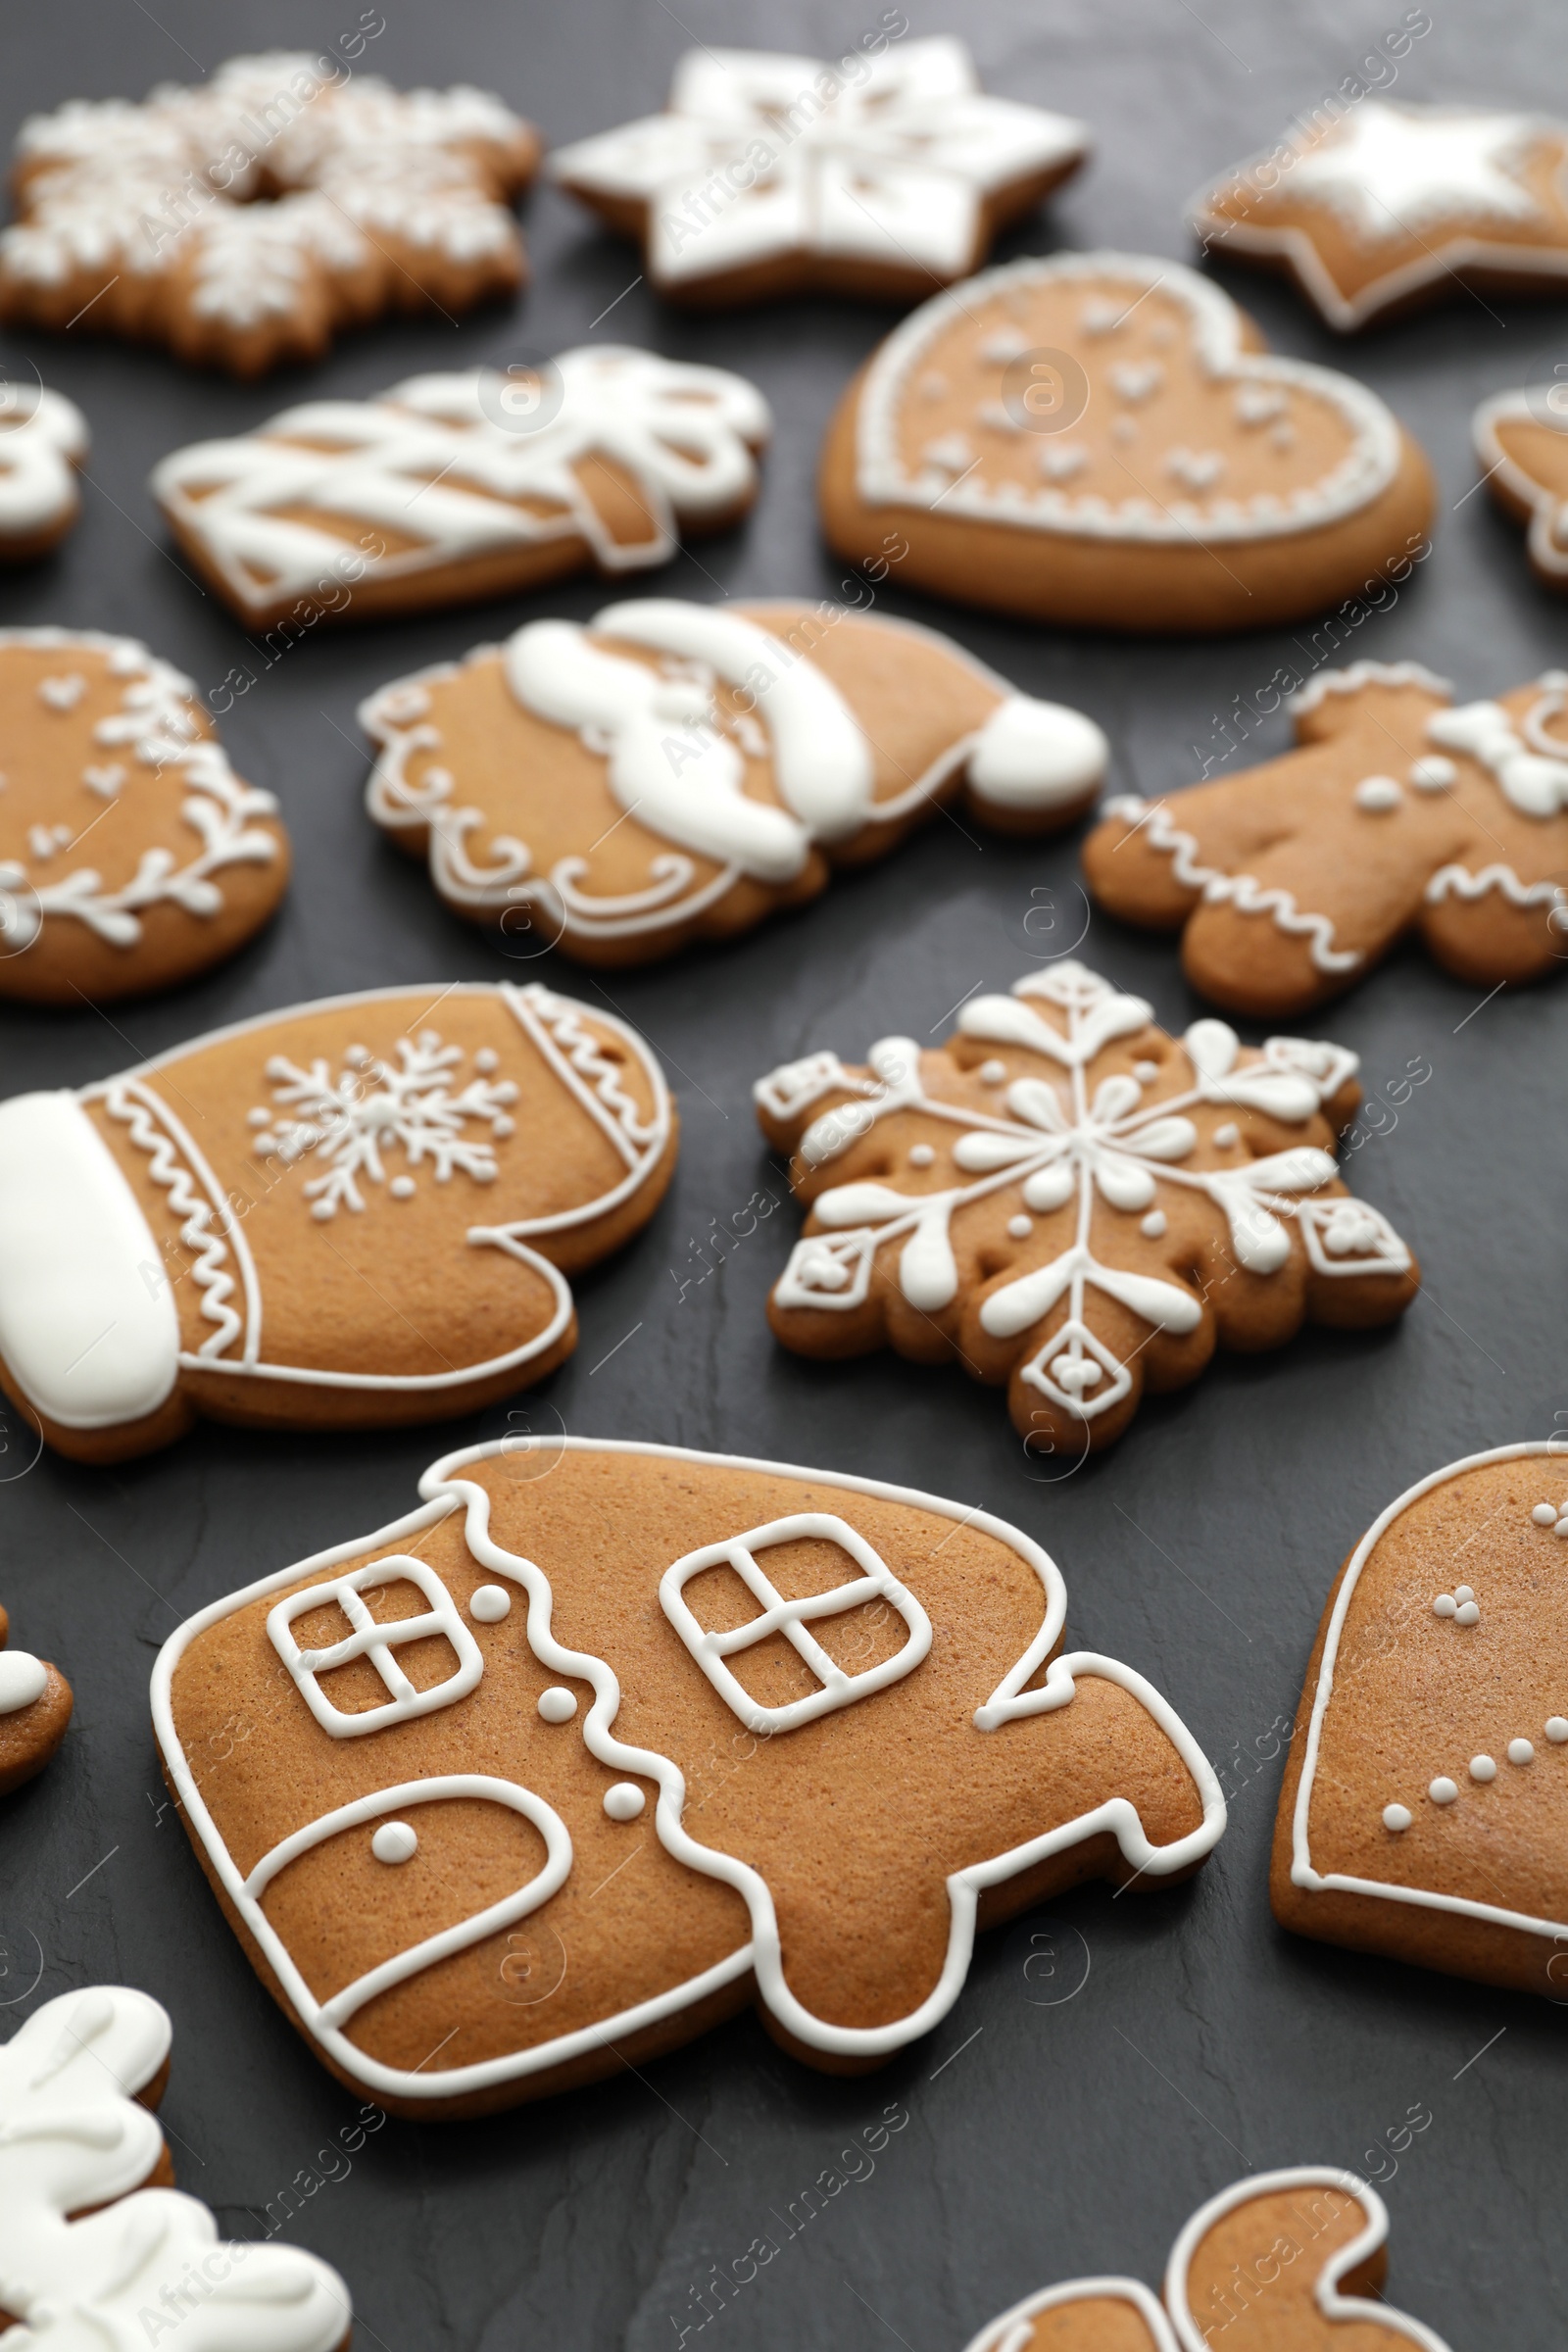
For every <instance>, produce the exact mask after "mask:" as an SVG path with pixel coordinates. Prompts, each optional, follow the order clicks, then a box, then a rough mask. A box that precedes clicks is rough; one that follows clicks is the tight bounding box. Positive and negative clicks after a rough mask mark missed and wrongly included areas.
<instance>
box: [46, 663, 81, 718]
mask: <svg viewBox="0 0 1568 2352" xmlns="http://www.w3.org/2000/svg"><path fill="white" fill-rule="evenodd" d="M86 691H87V681H86V679H85V678H84V677H83V676H82V674H81V672H80V670H78V669H73V670H71V671H70V672H69V673H68V674H67V675H66V676H64V677H59V678H40V679H39V680H38V700H39V702H40V703H43V704H45V705H47V707H48V709H49V710H51V711H62V712H63V711H74V709H75V708H76V705H77V704H78V703H79V702H80V700H81V698H82V696H83V695H84V694H85V693H86Z"/></svg>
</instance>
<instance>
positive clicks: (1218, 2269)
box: [967, 2116, 1447, 2352]
mask: <svg viewBox="0 0 1568 2352" xmlns="http://www.w3.org/2000/svg"><path fill="white" fill-rule="evenodd" d="M1427 2120H1428V2122H1429V2123H1430V2121H1431V2118H1430V2116H1429V2117H1428V2119H1427ZM1388 2234H1389V2214H1388V2208H1387V2206H1386V2205H1385V2204H1384V2202H1383V2199H1382V2198H1381V2197H1380V2196H1379V2195H1378V2192H1377V2190H1376V2189H1375V2188H1372V2187H1370V2186H1369V2185H1368V2183H1367V2182H1366V2181H1365V2180H1358V2179H1357V2178H1356V2176H1355V2174H1354V2173H1342V2172H1336V2171H1333V2170H1331V2169H1330V2168H1329V2167H1327V2166H1321V2165H1304V2164H1303V2165H1293V2166H1292V2167H1291V2168H1290V2169H1289V2170H1288V2171H1285V2172H1278V2173H1254V2174H1252V2175H1251V2176H1250V2178H1249V2179H1248V2180H1239V2181H1238V2182H1237V2183H1236V2185H1235V2186H1234V2187H1233V2188H1227V2189H1222V2190H1221V2192H1220V2194H1219V2195H1218V2196H1217V2197H1210V2198H1209V2200H1208V2203H1207V2204H1206V2205H1203V2206H1201V2207H1200V2209H1199V2211H1198V2212H1197V2213H1195V2214H1194V2216H1193V2218H1192V2220H1191V2221H1190V2222H1189V2223H1188V2224H1187V2227H1186V2228H1185V2229H1183V2231H1182V2233H1181V2235H1180V2237H1178V2239H1177V2240H1176V2243H1175V2245H1174V2246H1173V2247H1172V2248H1171V2256H1170V2261H1169V2263H1168V2264H1167V2266H1166V2270H1165V2299H1164V2304H1163V2307H1161V2305H1160V2304H1159V2303H1157V2302H1156V2301H1155V2300H1154V2297H1153V2296H1152V2294H1151V2293H1150V2291H1149V2289H1148V2287H1147V2286H1145V2285H1143V2283H1142V2282H1141V2281H1140V2280H1139V2279H1137V2278H1071V2279H1069V2280H1068V2281H1067V2283H1066V2284H1065V2285H1064V2286H1048V2287H1047V2288H1046V2289H1045V2291H1044V2292H1043V2293H1041V2294H1037V2295H1029V2296H1026V2297H1025V2299H1024V2301H1023V2302H1021V2303H1015V2304H1014V2305H1013V2307H1012V2309H1011V2310H1010V2311H1005V2312H1004V2313H1003V2314H1002V2317H1001V2318H1000V2319H997V2320H993V2321H992V2322H991V2324H990V2326H989V2327H982V2328H981V2330H980V2333H979V2334H978V2335H977V2336H975V2337H974V2339H973V2341H972V2342H971V2343H970V2344H969V2346H968V2347H967V2352H1214V2347H1215V2346H1216V2345H1218V2344H1219V2343H1220V2342H1221V2341H1222V2340H1223V2341H1225V2342H1227V2343H1230V2344H1234V2345H1235V2346H1236V2352H1335V2347H1336V2346H1340V2345H1343V2346H1344V2347H1345V2352H1408V2347H1410V2346H1412V2345H1414V2346H1415V2347H1417V2352H1447V2348H1446V2345H1445V2344H1444V2342H1443V2339H1442V2338H1441V2336H1438V2335H1435V2334H1434V2333H1433V2331H1432V2329H1431V2328H1430V2327H1423V2326H1422V2324H1421V2322H1420V2321H1419V2320H1412V2319H1408V2318H1406V2317H1405V2315H1404V2314H1403V2313H1402V2312H1397V2311H1391V2310H1390V2309H1389V2307H1388V2305H1387V2304H1386V2303H1385V2302H1384V2301H1383V2300H1382V2292H1381V2290H1382V2285H1383V2279H1384V2277H1385V2274H1386V2273H1387V2270H1388V2267H1389V2257H1388V2246H1387V2242H1386V2241H1387V2238H1388ZM1237 2327H1240V2328H1241V2331H1242V2332H1241V2334H1240V2335H1237V2334H1235V2332H1234V2330H1235V2329H1236V2328H1237Z"/></svg>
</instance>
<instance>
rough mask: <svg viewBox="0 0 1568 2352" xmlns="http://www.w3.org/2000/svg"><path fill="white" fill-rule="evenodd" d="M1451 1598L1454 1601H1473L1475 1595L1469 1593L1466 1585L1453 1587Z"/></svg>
mask: <svg viewBox="0 0 1568 2352" xmlns="http://www.w3.org/2000/svg"><path fill="white" fill-rule="evenodd" d="M1453 1597H1454V1599H1455V1600H1474V1598H1475V1594H1474V1593H1472V1592H1471V1590H1470V1587H1469V1586H1468V1585H1455V1586H1454V1588H1453Z"/></svg>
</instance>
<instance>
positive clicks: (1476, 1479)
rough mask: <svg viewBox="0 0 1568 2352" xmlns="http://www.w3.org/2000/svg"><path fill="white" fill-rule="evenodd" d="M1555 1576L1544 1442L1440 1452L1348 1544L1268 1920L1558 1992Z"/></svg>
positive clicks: (1564, 1899) (1566, 1763)
mask: <svg viewBox="0 0 1568 2352" xmlns="http://www.w3.org/2000/svg"><path fill="white" fill-rule="evenodd" d="M1565 1570H1568V1464H1565V1459H1564V1456H1563V1454H1562V1452H1561V1451H1560V1449H1559V1447H1558V1446H1557V1444H1556V1442H1555V1441H1549V1442H1543V1443H1540V1444H1534V1445H1520V1446H1502V1447H1500V1448H1498V1449H1497V1450H1496V1451H1495V1452H1493V1453H1479V1454H1472V1455H1471V1456H1470V1457H1469V1458H1468V1459H1467V1460H1465V1461H1460V1462H1453V1463H1450V1464H1449V1465H1448V1467H1447V1468H1446V1470H1438V1471H1435V1472H1434V1473H1433V1475H1432V1476H1431V1477H1430V1478H1425V1479H1423V1480H1422V1481H1421V1482H1420V1484H1419V1485H1417V1486H1414V1487H1412V1488H1410V1490H1409V1491H1408V1493H1406V1494H1404V1495H1400V1496H1399V1498H1398V1500H1397V1502H1392V1503H1390V1505H1389V1507H1388V1509H1387V1510H1386V1511H1384V1512H1383V1513H1382V1515H1381V1517H1379V1518H1378V1519H1377V1520H1376V1521H1375V1523H1374V1524H1373V1526H1372V1527H1371V1528H1370V1529H1369V1530H1368V1531H1367V1533H1366V1535H1365V1536H1363V1537H1362V1539H1361V1541H1360V1543H1359V1544H1357V1545H1356V1547H1355V1549H1354V1551H1353V1552H1352V1553H1351V1554H1350V1557H1349V1559H1348V1561H1347V1563H1346V1565H1345V1567H1344V1569H1343V1570H1342V1571H1341V1574H1340V1577H1339V1579H1338V1581H1337V1582H1336V1585H1335V1589H1334V1592H1333V1593H1332V1594H1331V1596H1330V1599H1329V1604H1328V1607H1327V1609H1326V1610H1325V1612H1324V1617H1323V1623H1322V1626H1321V1627H1320V1629H1319V1632H1318V1638H1317V1645H1316V1647H1315V1649H1314V1650H1313V1653H1312V1660H1311V1664H1310V1665H1309V1666H1308V1668H1307V1674H1306V1688H1305V1691H1303V1693H1302V1700H1301V1708H1300V1713H1299V1716H1298V1722H1299V1724H1300V1725H1302V1726H1304V1727H1305V1737H1304V1738H1298V1739H1297V1740H1296V1742H1295V1744H1294V1746H1293V1748H1292V1751H1291V1762H1290V1767H1289V1770H1288V1771H1287V1773H1286V1777H1285V1786H1284V1789H1283V1790H1282V1792H1281V1796H1280V1809H1279V1817H1278V1821H1277V1823H1276V1826H1275V1834H1274V1866H1273V1876H1272V1881H1271V1893H1272V1897H1273V1903H1274V1910H1275V1914H1276V1916H1277V1917H1278V1918H1279V1920H1280V1921H1281V1923H1282V1924H1283V1925H1284V1926H1285V1927H1288V1928H1294V1929H1296V1931H1297V1932H1298V1933H1299V1935H1303V1936H1318V1937H1320V1938H1321V1939H1322V1940H1323V1941H1324V1942H1327V1943H1344V1944H1348V1945H1349V1946H1350V1947H1351V1949H1352V1950H1355V1951H1370V1952H1386V1953H1388V1954H1390V1955H1391V1956H1392V1957H1394V1958H1396V1959H1401V1960H1413V1961H1416V1962H1418V1963H1419V1964H1420V1965H1421V1966H1423V1967H1425V1968H1437V1969H1442V1970H1443V1971H1444V1972H1445V1973H1446V1974H1447V1975H1449V1976H1459V1977H1474V1978H1476V1979H1478V1980H1479V1981H1480V1982H1482V1983H1483V1984H1490V1985H1509V1986H1512V1987H1514V1988H1516V1989H1519V1990H1522V1991H1526V1992H1540V1993H1544V1994H1545V1995H1546V1996H1547V1998H1548V1999H1550V2000H1555V2001H1561V2000H1562V1999H1563V1998H1564V1997H1565V1995H1568V1865H1565V1862H1564V1854H1565V1852H1568V1837H1565V1828H1568V1620H1565V1618H1564V1613H1563V1608H1562V1602H1561V1591H1562V1579H1563V1575H1564V1572H1565Z"/></svg>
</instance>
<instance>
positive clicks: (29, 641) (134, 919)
mask: <svg viewBox="0 0 1568 2352" xmlns="http://www.w3.org/2000/svg"><path fill="white" fill-rule="evenodd" d="M0 761H3V763H4V772H3V774H0V997H21V998H25V999H26V1000H27V1001H28V1002H30V1003H32V1004H38V1005H82V1004H101V1003H104V1002H107V1001H110V1000H112V999H114V998H116V997H126V996H136V995H141V994H143V993H145V992H146V991H147V990H149V989H155V988H168V987H172V986H173V985H174V984H175V983H176V982H178V981H181V980H188V979H190V978H191V977H192V976H193V975H194V974H195V973H197V972H204V971H206V970H207V969H208V968H209V967H210V966H211V965H212V964H215V963H221V961H222V960H223V958H224V957H225V956H232V955H233V953H234V951H235V950H236V948H239V947H241V946H243V945H244V943H245V941H246V940H248V939H249V938H251V937H252V935H253V934H254V933H255V932H256V931H258V930H260V928H261V926H262V925H263V924H264V923H265V922H267V921H268V920H269V918H270V916H271V914H272V913H273V911H274V910H275V908H276V907H277V904H278V901H279V900H280V899H281V898H282V896H283V893H284V891H285V890H286V889H287V887H288V872H289V849H288V836H287V834H286V833H285V832H284V830H283V826H282V822H281V820H280V818H279V817H278V814H277V803H276V801H275V800H274V799H273V797H272V795H271V794H270V792H260V791H258V790H257V789H256V787H255V786H254V785H251V784H246V783H245V782H243V781H242V779H241V778H240V777H238V776H236V775H235V773H234V771H233V769H232V768H231V767H230V766H229V763H228V756H227V754H226V753H225V752H224V750H223V748H222V746H221V744H220V742H219V741H218V734H217V730H216V728H215V727H214V725H213V722H212V719H211V718H210V717H209V715H208V713H207V711H206V708H205V706H204V705H203V704H202V703H201V701H200V700H199V699H198V697H197V693H196V689H195V687H194V686H193V685H192V683H191V681H190V679H189V678H185V677H181V676H180V674H179V671H178V670H177V669H174V668H172V666H171V665H170V663H169V662H161V661H160V660H159V659H158V656H157V655H156V654H150V653H149V652H148V651H147V649H146V647H145V646H144V645H138V644H137V643H136V641H135V639H134V638H131V637H105V636H102V635H100V634H99V633H98V631H97V630H95V629H88V630H70V629H0Z"/></svg>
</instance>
